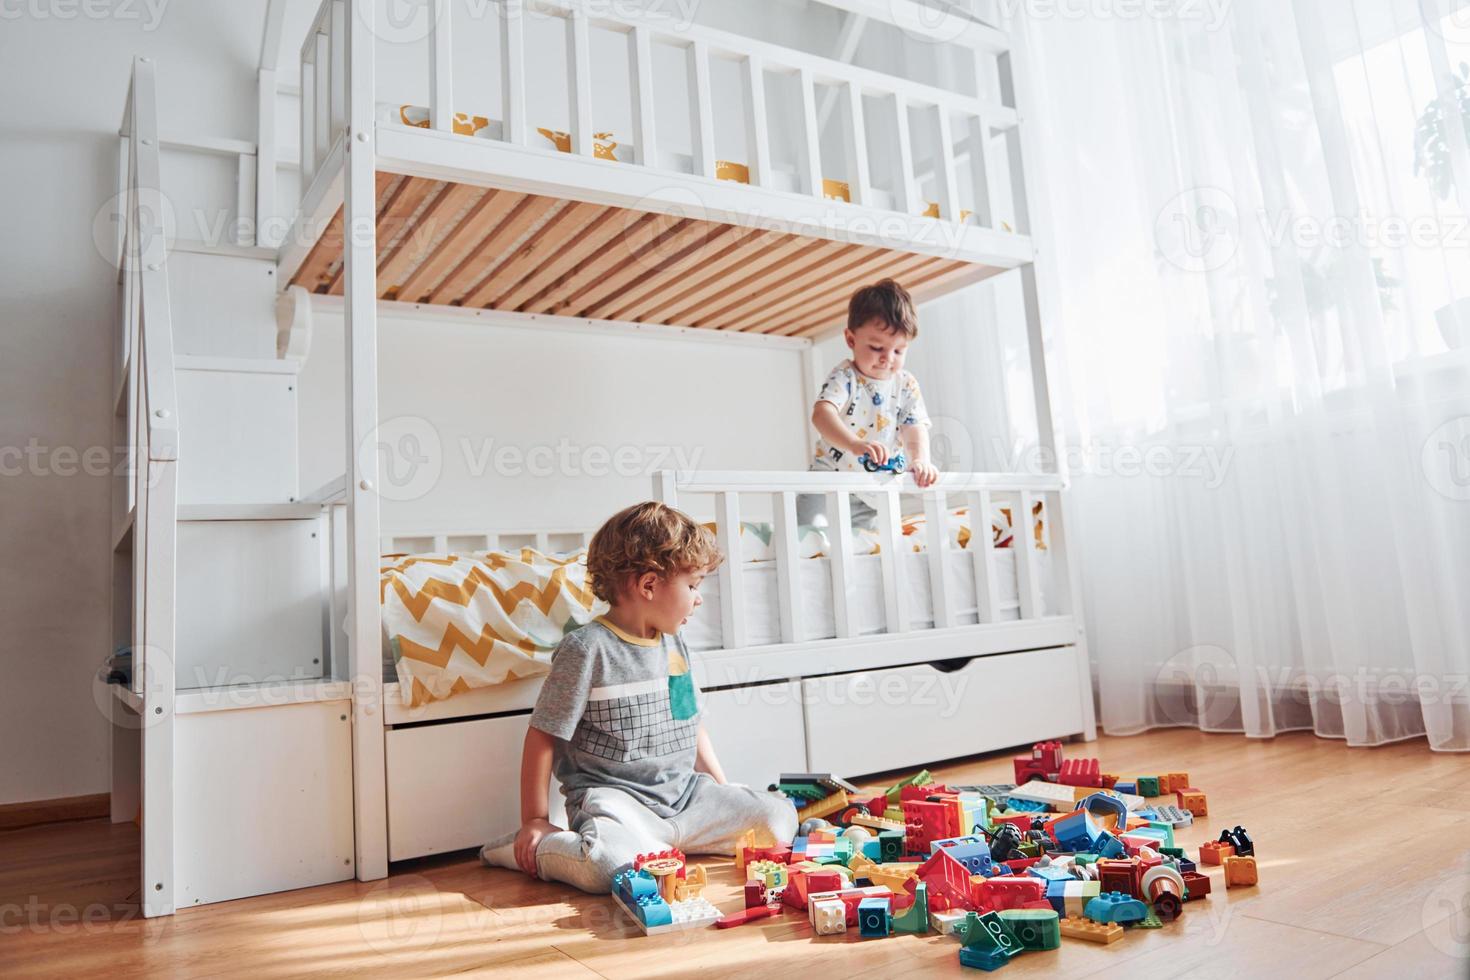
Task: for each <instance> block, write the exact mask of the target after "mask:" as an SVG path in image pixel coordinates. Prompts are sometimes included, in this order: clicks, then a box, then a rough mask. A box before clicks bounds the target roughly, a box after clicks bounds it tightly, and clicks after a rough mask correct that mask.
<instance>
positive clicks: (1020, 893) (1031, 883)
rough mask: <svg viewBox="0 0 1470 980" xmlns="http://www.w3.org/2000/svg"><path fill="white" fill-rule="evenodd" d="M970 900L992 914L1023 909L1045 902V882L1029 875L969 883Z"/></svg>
mask: <svg viewBox="0 0 1470 980" xmlns="http://www.w3.org/2000/svg"><path fill="white" fill-rule="evenodd" d="M970 894H971V900H972V901H973V902H974V903H975V904H976V905H977V906H979V907H980V908H982V909H986V910H988V911H992V912H999V911H1000V910H1001V909H1019V908H1024V907H1026V906H1027V905H1028V903H1032V902H1038V901H1039V902H1045V901H1046V882H1044V881H1042V880H1041V879H1040V878H1036V877H1032V876H1031V875H1026V876H1016V877H1006V876H1003V875H1002V876H997V877H995V878H983V879H981V880H980V881H972V882H971V891H970Z"/></svg>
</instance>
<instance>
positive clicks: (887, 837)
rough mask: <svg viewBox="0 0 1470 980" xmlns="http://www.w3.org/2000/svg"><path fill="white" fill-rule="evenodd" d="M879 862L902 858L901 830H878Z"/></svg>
mask: <svg viewBox="0 0 1470 980" xmlns="http://www.w3.org/2000/svg"><path fill="white" fill-rule="evenodd" d="M878 856H879V858H880V860H879V861H878V863H879V864H887V863H889V862H890V861H900V860H902V859H903V831H901V830H880V831H879V832H878Z"/></svg>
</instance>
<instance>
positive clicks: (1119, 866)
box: [1097, 859, 1143, 899]
mask: <svg viewBox="0 0 1470 980" xmlns="http://www.w3.org/2000/svg"><path fill="white" fill-rule="evenodd" d="M1097 872H1098V882H1099V883H1100V884H1101V885H1102V891H1103V893H1104V894H1107V893H1108V892H1122V893H1123V894H1125V895H1132V896H1133V897H1134V898H1139V899H1142V898H1143V895H1142V894H1141V888H1140V881H1141V879H1142V878H1143V869H1142V868H1141V867H1140V865H1139V862H1137V861H1129V860H1121V859H1114V860H1103V861H1099V862H1097Z"/></svg>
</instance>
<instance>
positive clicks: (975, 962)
mask: <svg viewBox="0 0 1470 980" xmlns="http://www.w3.org/2000/svg"><path fill="white" fill-rule="evenodd" d="M1010 961H1011V958H1010V957H1009V956H1007V955H1006V954H1005V953H1003V952H1001V951H1000V950H998V949H979V948H978V947H974V946H961V947H960V966H973V967H974V968H975V969H977V970H984V971H985V972H986V973H990V972H992V971H994V970H999V969H1000V968H1001V967H1003V966H1005V965H1006V964H1007V963H1009V962H1010Z"/></svg>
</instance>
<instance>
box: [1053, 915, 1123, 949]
mask: <svg viewBox="0 0 1470 980" xmlns="http://www.w3.org/2000/svg"><path fill="white" fill-rule="evenodd" d="M1057 931H1058V932H1060V933H1061V934H1062V935H1063V936H1065V937H1066V938H1068V939H1082V940H1086V941H1087V942H1089V943H1100V944H1101V945H1104V946H1106V945H1107V944H1109V943H1115V942H1117V941H1118V940H1120V939H1122V938H1123V927H1122V926H1120V925H1118V924H1117V923H1115V922H1093V921H1092V920H1091V919H1083V918H1077V917H1075V916H1070V915H1069V916H1067V917H1066V918H1064V919H1062V920H1060V921H1059V922H1058V923H1057Z"/></svg>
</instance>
